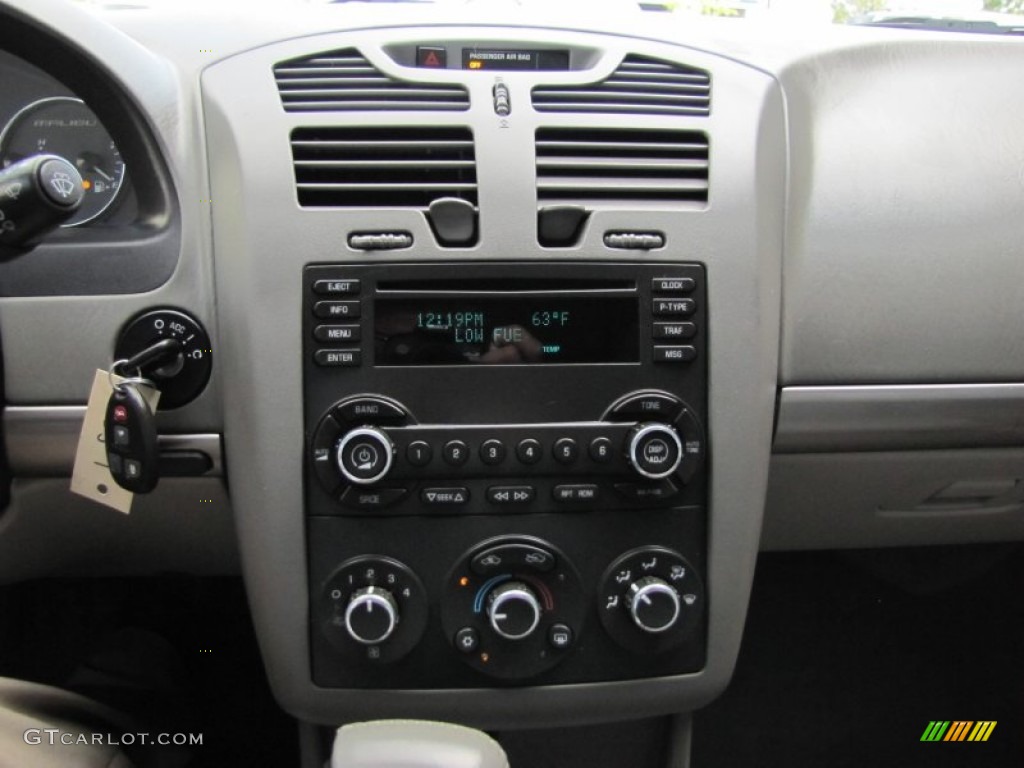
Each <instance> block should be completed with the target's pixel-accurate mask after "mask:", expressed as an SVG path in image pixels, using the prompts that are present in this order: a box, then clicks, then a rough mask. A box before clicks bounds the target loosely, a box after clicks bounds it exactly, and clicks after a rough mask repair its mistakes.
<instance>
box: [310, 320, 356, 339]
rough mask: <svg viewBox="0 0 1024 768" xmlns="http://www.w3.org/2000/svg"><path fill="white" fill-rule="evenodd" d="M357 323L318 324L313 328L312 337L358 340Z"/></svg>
mask: <svg viewBox="0 0 1024 768" xmlns="http://www.w3.org/2000/svg"><path fill="white" fill-rule="evenodd" d="M359 330H360V329H359V325H358V324H355V323H353V324H352V325H318V326H317V327H316V328H314V329H313V338H315V339H316V340H317V341H333V342H339V341H340V342H346V341H359V337H360V333H359Z"/></svg>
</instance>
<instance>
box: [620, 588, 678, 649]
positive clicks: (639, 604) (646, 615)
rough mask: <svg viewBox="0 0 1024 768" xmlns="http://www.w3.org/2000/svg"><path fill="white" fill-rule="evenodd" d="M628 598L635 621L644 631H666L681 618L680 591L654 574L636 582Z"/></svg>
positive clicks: (654, 633)
mask: <svg viewBox="0 0 1024 768" xmlns="http://www.w3.org/2000/svg"><path fill="white" fill-rule="evenodd" d="M626 599H627V600H628V605H629V615H630V617H631V618H632V619H633V623H634V624H636V625H637V627H639V628H640V629H642V630H643V631H644V632H650V633H651V634H652V635H656V634H658V633H659V632H665V631H666V630H669V629H671V628H672V627H674V626H675V624H676V621H678V619H679V611H680V605H679V593H678V592H676V591H675V590H674V589H672V587H670V586H669V585H668V584H667V583H665V582H664V581H662V580H661V579H658V578H655V577H654V576H647V577H645V578H642V579H640V580H639V581H637V582H634V583H633V584H632V585H631V586H630V588H629V594H628V595H627V596H626Z"/></svg>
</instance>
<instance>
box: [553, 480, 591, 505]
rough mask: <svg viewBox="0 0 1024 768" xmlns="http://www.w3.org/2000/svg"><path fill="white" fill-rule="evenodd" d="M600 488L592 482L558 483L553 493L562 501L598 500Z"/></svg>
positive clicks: (556, 498) (557, 499) (555, 497)
mask: <svg viewBox="0 0 1024 768" xmlns="http://www.w3.org/2000/svg"><path fill="white" fill-rule="evenodd" d="M598 492H599V488H598V487H597V486H596V485H592V484H589V483H587V484H577V485H556V486H555V488H554V490H553V491H552V492H551V495H552V496H554V499H555V501H559V502H562V503H566V502H574V501H583V502H588V501H596V500H597V496H598Z"/></svg>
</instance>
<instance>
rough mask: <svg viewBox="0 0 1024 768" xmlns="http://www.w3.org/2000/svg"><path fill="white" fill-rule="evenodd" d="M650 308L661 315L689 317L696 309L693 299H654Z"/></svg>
mask: <svg viewBox="0 0 1024 768" xmlns="http://www.w3.org/2000/svg"><path fill="white" fill-rule="evenodd" d="M651 310H652V311H653V313H654V314H655V315H659V316H662V317H689V316H690V315H692V314H693V313H694V312H696V311H697V302H695V301H694V300H693V299H655V300H654V301H653V302H652V303H651Z"/></svg>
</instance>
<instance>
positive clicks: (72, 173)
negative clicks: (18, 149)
mask: <svg viewBox="0 0 1024 768" xmlns="http://www.w3.org/2000/svg"><path fill="white" fill-rule="evenodd" d="M84 197H85V187H84V186H83V185H82V177H81V176H80V175H79V173H78V171H77V169H76V168H75V166H73V165H72V164H71V163H69V162H68V161H67V160H65V159H64V158H62V157H57V156H56V155H33V156H32V157H29V158H26V159H24V160H21V161H19V162H17V163H14V164H13V165H11V166H8V167H7V168H5V169H3V171H0V246H6V247H10V248H20V247H21V246H24V245H26V244H28V243H29V242H30V241H32V240H33V239H34V238H36V237H38V236H39V235H42V234H43V233H45V232H48V231H49V230H51V229H53V228H54V227H57V226H59V225H60V223H61V222H62V221H65V220H67V219H68V218H69V217H70V216H71V215H72V214H73V213H74V212H75V211H77V210H78V208H79V207H80V206H81V205H82V200H83V198H84Z"/></svg>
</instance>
